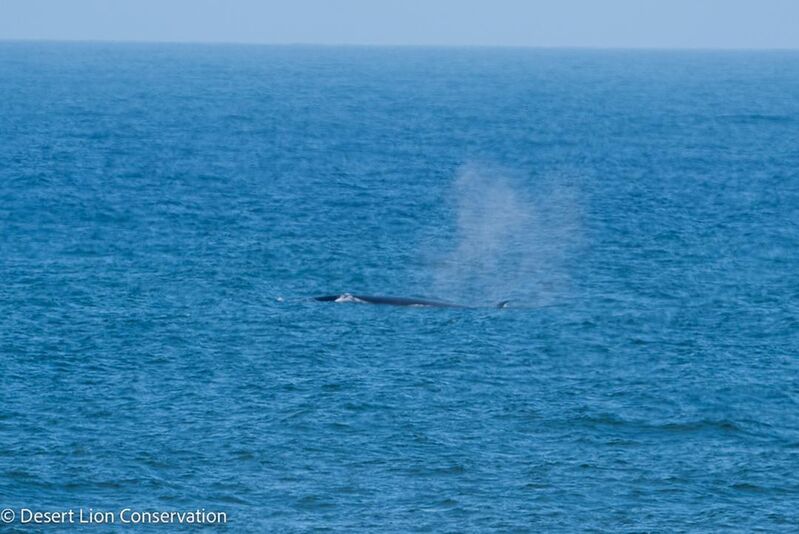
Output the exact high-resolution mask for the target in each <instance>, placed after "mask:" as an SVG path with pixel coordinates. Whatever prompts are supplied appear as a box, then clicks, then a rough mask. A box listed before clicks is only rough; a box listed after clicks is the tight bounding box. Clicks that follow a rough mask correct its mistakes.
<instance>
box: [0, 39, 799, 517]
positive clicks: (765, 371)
mask: <svg viewBox="0 0 799 534" xmlns="http://www.w3.org/2000/svg"><path fill="white" fill-rule="evenodd" d="M340 293H341V294H343V293H354V294H367V295H369V294H375V295H391V296H399V297H423V298H435V299H442V300H446V301H449V302H454V303H458V304H462V305H464V306H467V307H465V308H425V307H393V306H379V305H367V304H357V303H334V302H318V301H315V300H313V297H315V296H319V295H330V294H340ZM502 300H509V305H508V307H507V308H504V309H498V308H496V307H495V304H496V303H497V302H499V301H502ZM798 358H799V53H797V52H780V51H773V52H747V51H724V52H721V51H659V50H650V51H625V50H617V51H613V50H579V49H575V50H565V49H564V50H559V49H510V48H509V49H503V48H424V47H417V48H414V47H408V48H391V47H382V48H381V47H312V46H282V47H281V46H243V45H241V46H239V45H180V44H172V45H167V44H104V43H57V42H53V43H35V42H2V43H0V508H8V509H9V510H11V511H12V513H14V515H15V517H14V518H12V519H13V520H12V521H9V522H8V525H5V528H8V529H10V530H9V531H19V532H32V531H36V530H37V529H38V528H46V527H40V526H36V525H35V524H32V523H26V524H23V523H22V522H21V520H22V518H21V514H22V513H23V512H22V510H23V509H26V510H30V511H33V512H36V511H40V512H47V511H49V512H55V511H67V510H72V511H74V512H75V513H76V514H77V513H78V512H79V511H82V512H83V513H84V514H86V513H90V511H92V510H93V511H101V512H108V513H111V514H112V516H113V517H112V519H113V520H114V521H106V524H105V525H104V526H96V529H97V530H96V531H98V532H99V531H101V530H102V531H104V530H105V529H110V530H113V531H117V530H119V531H129V530H130V528H129V527H130V526H131V525H129V524H123V522H122V517H121V516H122V514H121V510H123V509H129V510H134V511H140V512H145V511H159V512H160V511H178V512H181V513H183V512H186V511H194V510H200V511H203V510H204V511H205V512H206V513H209V512H214V513H225V514H226V516H227V520H226V521H225V522H224V523H221V522H216V523H213V522H210V523H209V522H204V523H203V526H204V529H205V530H208V531H217V530H225V531H230V532H311V531H333V532H539V531H540V532H575V531H591V532H672V531H679V532H685V531H705V532H707V531H712V532H718V531H741V532H751V531H756V530H763V531H772V532H778V531H784V532H796V531H797V529H799V359H798ZM8 517H10V516H8ZM104 517H106V518H107V517H108V516H104ZM0 519H2V520H4V521H5V520H6V519H7V517H5V516H4V517H0ZM100 519H101V520H102V518H100ZM72 526H73V527H75V528H78V527H79V525H72ZM140 526H141V527H143V528H145V529H146V528H147V526H148V525H140ZM53 528H54V531H57V530H59V528H67V526H66V525H65V524H64V523H61V527H53ZM87 528H94V527H87ZM170 528H171V527H170V526H167V525H161V526H159V527H154V529H155V530H157V531H160V532H166V531H169V530H170ZM172 528H181V527H179V526H178V525H176V524H174V523H173V524H172Z"/></svg>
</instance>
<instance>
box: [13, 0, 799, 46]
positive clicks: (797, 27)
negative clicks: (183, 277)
mask: <svg viewBox="0 0 799 534" xmlns="http://www.w3.org/2000/svg"><path fill="white" fill-rule="evenodd" d="M0 39H80V40H125V41H127V40H136V41H210V42H217V41H226V42H250V43H321V44H341V43H347V44H414V45H421V44H433V45H513V46H589V47H594V46H598V47H667V48H671V47H680V48H685V47H690V48H696V47H698V48H799V0H549V1H543V0H283V1H270V0H0Z"/></svg>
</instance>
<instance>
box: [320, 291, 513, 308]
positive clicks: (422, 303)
mask: <svg viewBox="0 0 799 534" xmlns="http://www.w3.org/2000/svg"><path fill="white" fill-rule="evenodd" d="M314 300H318V301H320V302H354V303H359V304H382V305H385V306H411V307H426V308H471V307H473V306H463V305H461V304H454V303H452V302H444V301H441V300H430V299H419V298H412V297H387V296H378V295H353V294H351V293H339V294H337V295H322V296H320V297H314ZM508 302H509V301H507V300H503V301H502V302H499V303H498V304H497V305H496V307H497V308H505V307H507V305H508Z"/></svg>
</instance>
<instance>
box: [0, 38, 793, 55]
mask: <svg viewBox="0 0 799 534" xmlns="http://www.w3.org/2000/svg"><path fill="white" fill-rule="evenodd" d="M0 43H49V44H56V43H64V44H140V45H205V46H215V45H219V46H254V47H255V46H270V47H318V48H472V49H474V48H489V49H516V50H518V49H526V50H597V51H614V50H615V51H653V52H654V51H663V52H669V51H675V52H691V51H694V52H799V47H795V48H789V47H751V48H747V47H732V46H634V45H624V46H591V45H543V44H541V45H514V44H484V43H483V44H458V43H439V44H435V43H346V42H342V43H314V42H303V41H296V42H271V43H270V42H261V41H195V40H175V41H168V40H146V39H70V38H67V39H64V38H35V37H33V38H31V37H21V38H14V37H12V38H5V37H0Z"/></svg>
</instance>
